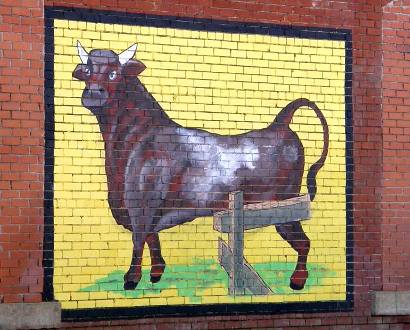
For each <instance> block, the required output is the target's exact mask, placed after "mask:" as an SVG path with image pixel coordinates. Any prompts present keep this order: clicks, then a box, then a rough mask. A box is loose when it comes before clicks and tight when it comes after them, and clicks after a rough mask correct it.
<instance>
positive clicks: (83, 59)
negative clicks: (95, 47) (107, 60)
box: [77, 40, 88, 64]
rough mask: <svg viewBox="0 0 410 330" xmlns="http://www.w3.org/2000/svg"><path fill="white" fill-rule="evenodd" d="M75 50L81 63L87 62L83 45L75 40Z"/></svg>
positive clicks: (86, 54)
mask: <svg viewBox="0 0 410 330" xmlns="http://www.w3.org/2000/svg"><path fill="white" fill-rule="evenodd" d="M77 51H78V56H80V59H81V63H83V64H87V62H88V53H87V51H86V50H85V49H84V47H83V46H82V45H81V43H80V41H78V40H77Z"/></svg>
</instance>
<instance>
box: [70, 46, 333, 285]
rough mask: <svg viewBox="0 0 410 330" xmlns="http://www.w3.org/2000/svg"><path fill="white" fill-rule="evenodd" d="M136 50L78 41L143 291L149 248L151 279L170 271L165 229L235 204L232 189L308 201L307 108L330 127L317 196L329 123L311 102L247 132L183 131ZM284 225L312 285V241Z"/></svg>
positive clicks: (296, 226) (82, 73) (115, 200)
mask: <svg viewBox="0 0 410 330" xmlns="http://www.w3.org/2000/svg"><path fill="white" fill-rule="evenodd" d="M136 48H137V45H133V46H131V47H130V48H128V49H127V50H125V51H123V52H122V53H120V54H116V53H115V52H113V51H111V50H102V49H94V50H91V51H90V52H89V53H88V52H87V51H86V50H85V49H84V48H83V47H82V46H81V44H80V42H78V43H77V49H78V55H79V57H80V60H81V63H80V64H78V65H77V67H76V68H75V70H74V72H73V77H74V78H76V79H78V80H81V81H84V82H85V88H84V90H83V94H82V104H83V106H84V107H86V108H87V109H89V110H90V111H91V112H92V113H93V114H94V115H95V116H96V118H97V120H98V124H99V127H100V132H101V134H102V137H103V140H104V145H105V168H106V175H107V182H108V202H109V206H110V209H111V212H112V215H113V217H114V218H115V220H116V222H117V223H118V224H119V225H122V226H124V227H125V228H126V229H128V230H130V231H131V232H132V240H133V253H132V260H131V265H130V268H129V270H128V271H127V273H126V274H125V276H124V289H127V290H132V289H135V288H136V286H137V285H138V282H139V281H140V279H141V262H142V254H143V248H144V245H145V243H147V245H148V247H149V250H150V255H151V282H152V283H156V282H158V281H159V280H160V279H161V276H162V274H163V272H164V270H165V266H166V263H165V260H164V259H163V257H162V254H161V246H160V240H159V236H158V233H159V232H160V231H161V230H164V229H167V228H170V227H174V226H177V225H180V224H183V223H185V222H189V221H192V220H194V219H195V218H197V217H202V216H210V215H212V214H213V213H214V212H215V211H218V210H221V209H224V208H226V207H227V202H228V201H227V200H228V193H229V192H231V191H235V190H242V191H244V201H245V203H256V202H260V201H269V200H277V201H281V200H285V199H288V198H293V197H296V196H298V195H299V193H300V190H301V184H302V178H303V171H304V163H305V160H304V148H303V145H302V143H301V141H300V139H299V138H298V136H297V134H296V133H295V132H293V131H292V130H291V129H290V127H289V124H290V123H291V120H292V117H293V115H294V113H295V112H296V111H297V110H298V109H299V108H301V107H309V108H310V109H312V110H313V111H314V112H315V114H316V116H317V117H318V118H319V120H320V122H321V124H322V127H323V149H322V153H321V156H320V158H319V159H318V160H317V161H316V162H315V163H314V164H313V165H312V166H311V167H310V168H309V170H308V174H307V188H308V193H309V196H310V200H313V199H314V198H315V194H316V190H317V188H316V175H317V173H318V171H319V170H320V169H321V168H322V167H323V165H324V162H325V160H326V157H327V152H328V146H329V131H328V125H327V122H326V119H325V118H324V116H323V114H322V112H321V111H320V109H319V108H318V107H317V106H316V104H315V103H314V102H311V101H309V100H307V99H298V100H295V101H293V102H291V103H289V104H288V105H287V106H286V107H285V108H283V109H282V110H281V111H280V112H279V114H278V115H277V116H276V118H275V120H274V121H273V122H272V123H271V124H270V125H269V126H268V127H266V128H263V129H260V130H254V131H251V132H248V133H244V134H239V135H234V136H222V135H218V134H213V133H210V132H207V131H205V130H200V129H192V128H184V127H182V126H181V125H179V124H178V123H176V122H174V121H173V120H172V119H171V118H170V117H169V116H168V115H167V114H166V112H165V111H164V110H163V109H162V108H161V106H160V104H159V103H158V102H157V101H156V100H155V98H154V97H153V96H152V95H151V93H149V92H148V91H147V89H146V88H145V86H144V85H143V84H142V83H141V81H140V80H139V78H138V75H139V74H141V73H142V72H143V71H144V69H145V68H146V67H145V65H144V64H143V63H142V62H140V61H138V60H136V59H134V56H135V53H136ZM276 229H277V231H278V233H279V234H280V236H281V237H282V238H283V239H284V240H286V241H287V242H288V243H289V244H290V245H291V246H292V248H293V249H294V250H295V251H296V252H297V254H298V259H297V264H296V267H295V270H294V272H293V274H292V276H291V278H290V287H291V288H292V289H294V290H300V289H303V287H304V285H305V282H306V280H307V277H308V271H307V269H306V262H307V257H308V253H309V249H310V240H309V238H308V237H307V236H306V234H305V232H304V231H303V228H302V226H301V224H300V223H299V222H292V223H287V224H280V225H276Z"/></svg>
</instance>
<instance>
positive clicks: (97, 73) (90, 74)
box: [73, 41, 145, 114]
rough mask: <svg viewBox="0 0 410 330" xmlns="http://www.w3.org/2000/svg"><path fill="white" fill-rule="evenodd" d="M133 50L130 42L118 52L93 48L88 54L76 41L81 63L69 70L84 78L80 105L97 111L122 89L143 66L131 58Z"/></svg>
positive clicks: (134, 46)
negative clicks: (128, 78)
mask: <svg viewBox="0 0 410 330" xmlns="http://www.w3.org/2000/svg"><path fill="white" fill-rule="evenodd" d="M136 50H137V45H136V44H134V45H132V46H131V47H129V48H128V49H126V50H125V51H123V52H122V53H120V54H116V53H114V52H113V51H112V50H102V49H93V50H92V51H91V52H90V53H87V51H86V50H85V49H84V47H83V46H82V45H81V43H80V42H79V41H77V51H78V56H79V57H80V59H81V64H78V65H77V67H76V68H75V70H74V71H73V77H74V78H76V79H78V80H81V81H84V82H85V88H84V91H83V95H82V98H81V102H82V104H83V106H84V107H86V108H88V109H89V110H91V111H92V112H93V113H95V114H97V113H99V112H100V110H101V108H102V107H104V105H106V104H107V103H109V101H110V100H112V99H113V98H120V97H121V96H120V95H119V94H120V93H121V89H122V92H125V86H126V84H125V82H126V79H127V77H135V76H137V75H139V74H140V73H141V72H142V71H144V69H145V65H144V64H143V63H141V62H140V61H138V60H135V59H132V58H133V57H134V55H135V52H136Z"/></svg>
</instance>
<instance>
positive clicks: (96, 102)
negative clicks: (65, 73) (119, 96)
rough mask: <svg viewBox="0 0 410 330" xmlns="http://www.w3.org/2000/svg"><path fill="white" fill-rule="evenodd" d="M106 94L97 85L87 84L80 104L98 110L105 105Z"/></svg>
mask: <svg viewBox="0 0 410 330" xmlns="http://www.w3.org/2000/svg"><path fill="white" fill-rule="evenodd" d="M107 99H108V92H107V91H106V90H105V89H104V88H103V87H102V86H101V85H99V84H89V85H87V86H86V88H85V89H84V91H83V96H82V104H83V106H84V107H86V108H89V109H91V110H92V108H99V107H102V106H104V105H105V103H106V102H107Z"/></svg>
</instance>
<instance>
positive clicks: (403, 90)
mask: <svg viewBox="0 0 410 330" xmlns="http://www.w3.org/2000/svg"><path fill="white" fill-rule="evenodd" d="M406 6H407V7H406ZM408 6H410V1H392V2H391V3H389V4H388V5H386V6H385V7H384V8H383V63H384V65H383V181H382V184H383V195H382V196H383V197H382V206H383V224H382V244H383V290H394V291H396V290H398V291H401V290H409V289H410V282H409V277H410V242H409V240H408V239H406V238H408V237H409V234H410V223H409V221H408V217H409V215H410V210H409V208H408V203H409V202H410V195H409V192H410V174H409V168H410V146H409V142H410V138H409V132H410V114H409V105H410V94H409V88H410V69H409V63H410V62H409V60H410V53H409V51H410V10H409V7H408Z"/></svg>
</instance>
